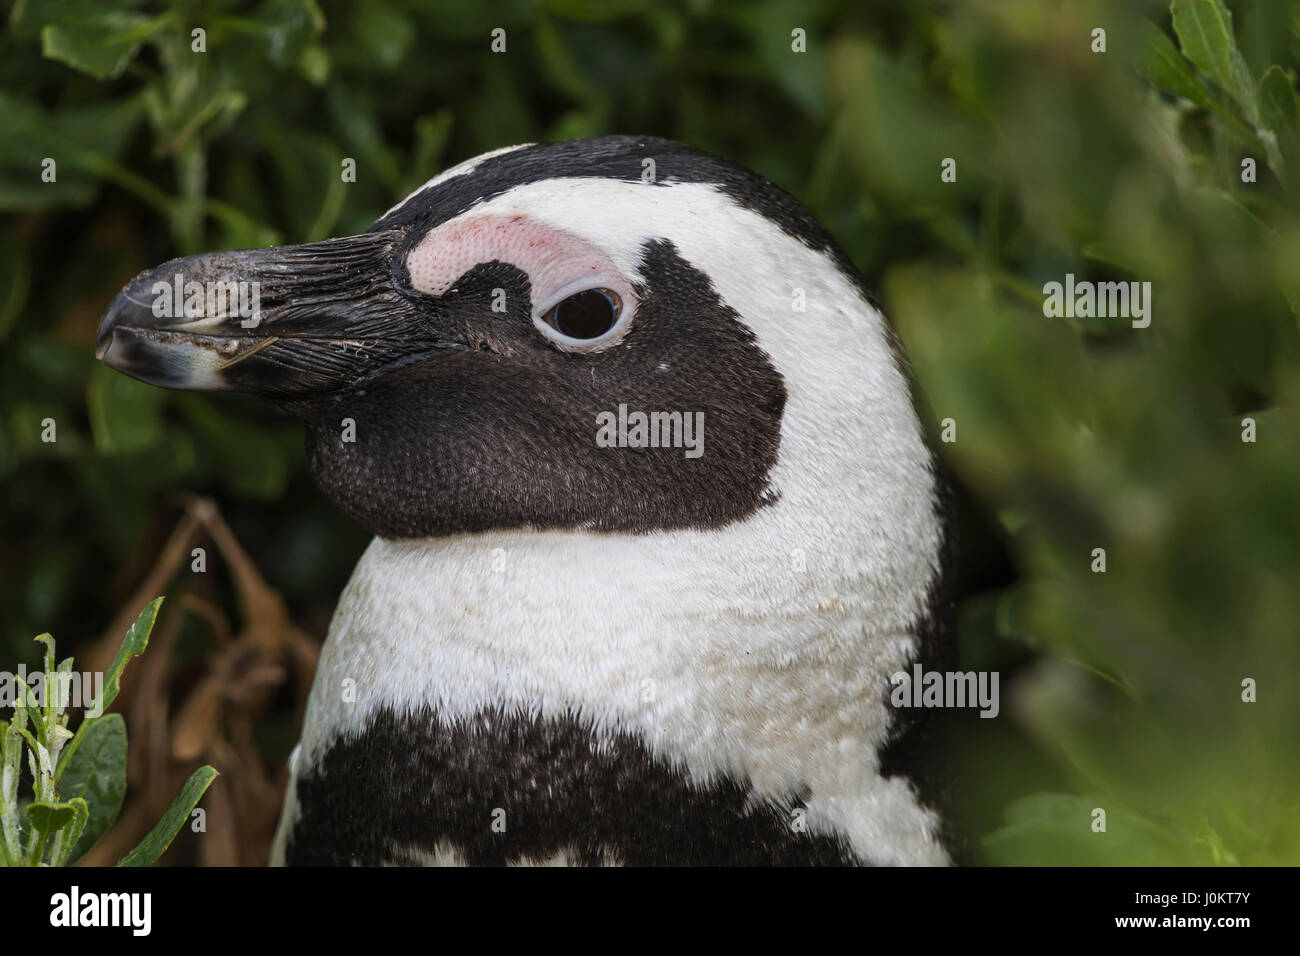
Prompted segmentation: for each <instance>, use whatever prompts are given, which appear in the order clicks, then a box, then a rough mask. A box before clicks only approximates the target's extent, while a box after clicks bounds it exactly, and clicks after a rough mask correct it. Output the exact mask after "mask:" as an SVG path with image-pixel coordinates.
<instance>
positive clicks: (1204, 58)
mask: <svg viewBox="0 0 1300 956" xmlns="http://www.w3.org/2000/svg"><path fill="white" fill-rule="evenodd" d="M1171 9H1172V10H1173V15H1174V32H1175V33H1176V34H1178V42H1179V43H1180V44H1181V45H1182V48H1183V53H1185V54H1187V58H1188V59H1189V60H1191V61H1192V62H1193V63H1195V64H1196V66H1197V67H1198V68H1199V69H1200V70H1201V72H1203V73H1204V74H1205V75H1206V76H1208V77H1209V78H1210V79H1212V80H1213V81H1214V82H1215V83H1217V84H1218V85H1219V86H1220V87H1222V88H1223V90H1224V91H1225V92H1226V93H1227V94H1228V95H1229V96H1231V97H1232V98H1233V99H1234V100H1236V101H1237V103H1238V105H1240V106H1241V108H1242V109H1243V110H1244V111H1245V113H1246V117H1247V119H1249V120H1250V121H1251V122H1252V123H1253V122H1254V121H1255V120H1256V119H1257V118H1258V116H1259V110H1258V107H1257V105H1256V102H1255V84H1254V83H1252V82H1251V79H1250V70H1249V68H1248V67H1247V66H1246V61H1245V59H1244V58H1243V57H1242V55H1241V52H1240V51H1239V50H1238V49H1237V44H1236V41H1235V40H1234V39H1233V35H1232V14H1231V13H1229V12H1228V9H1227V8H1226V7H1224V5H1223V2H1222V0H1173V4H1172V6H1171Z"/></svg>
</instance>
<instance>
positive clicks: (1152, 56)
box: [1137, 20, 1213, 107]
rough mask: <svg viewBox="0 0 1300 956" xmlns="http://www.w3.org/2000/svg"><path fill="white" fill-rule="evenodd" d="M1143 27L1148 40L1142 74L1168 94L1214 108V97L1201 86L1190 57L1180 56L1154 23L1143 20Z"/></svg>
mask: <svg viewBox="0 0 1300 956" xmlns="http://www.w3.org/2000/svg"><path fill="white" fill-rule="evenodd" d="M1142 23H1143V29H1144V30H1145V32H1146V35H1147V39H1146V43H1145V48H1144V50H1143V53H1142V58H1141V60H1139V61H1138V64H1137V70H1138V73H1139V74H1140V75H1141V76H1142V77H1143V78H1144V79H1146V80H1147V82H1149V83H1151V84H1152V85H1153V86H1157V87H1159V88H1160V89H1162V90H1164V91H1165V92H1166V93H1172V94H1173V95H1174V96H1181V97H1182V98H1183V99H1185V100H1190V101H1191V102H1193V103H1195V104H1196V105H1198V106H1204V107H1211V106H1213V97H1211V96H1210V94H1209V92H1207V91H1206V89H1205V87H1204V86H1203V85H1202V84H1201V81H1200V80H1199V79H1198V78H1197V76H1196V72H1195V71H1194V70H1193V69H1192V68H1191V66H1190V65H1189V64H1188V62H1187V59H1186V57H1184V56H1183V55H1182V54H1181V53H1179V52H1178V48H1177V47H1175V46H1174V41H1173V40H1171V39H1169V35H1168V34H1167V33H1165V31H1164V30H1161V29H1160V28H1159V27H1158V26H1156V25H1155V24H1154V23H1152V22H1151V21H1150V20H1143V21H1142Z"/></svg>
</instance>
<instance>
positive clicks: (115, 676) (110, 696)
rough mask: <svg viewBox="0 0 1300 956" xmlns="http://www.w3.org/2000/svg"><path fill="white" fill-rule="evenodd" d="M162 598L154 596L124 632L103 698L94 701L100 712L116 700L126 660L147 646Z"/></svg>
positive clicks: (109, 672) (108, 676)
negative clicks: (124, 635)
mask: <svg viewBox="0 0 1300 956" xmlns="http://www.w3.org/2000/svg"><path fill="white" fill-rule="evenodd" d="M162 602H163V599H162V598H160V597H157V598H154V599H153V600H152V601H150V602H149V604H147V605H146V606H145V609H144V610H143V611H141V612H140V616H139V617H137V618H136V619H135V623H134V624H132V625H131V629H130V630H128V631H127V632H126V637H125V638H123V640H122V646H121V647H119V648H118V649H117V656H116V657H114V658H113V663H112V664H110V665H109V668H108V671H107V672H105V674H104V693H103V700H102V701H96V704H97V705H98V709H99V710H100V711H101V712H102V711H105V710H108V708H109V707H110V706H112V703H113V701H115V700H117V694H118V691H120V690H121V686H120V684H119V681H120V680H121V677H122V671H124V670H125V669H126V665H127V662H128V661H129V660H130V659H131V658H133V657H136V656H137V655H139V654H143V653H144V649H145V648H146V647H148V646H149V634H150V633H151V632H152V631H153V625H154V621H155V620H156V619H157V618H158V608H159V607H160V606H161V605H162ZM78 735H80V731H78Z"/></svg>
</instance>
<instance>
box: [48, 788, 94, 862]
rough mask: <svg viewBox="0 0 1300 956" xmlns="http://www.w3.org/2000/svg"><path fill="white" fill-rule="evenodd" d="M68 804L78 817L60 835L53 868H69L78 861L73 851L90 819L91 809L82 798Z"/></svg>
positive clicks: (76, 798)
mask: <svg viewBox="0 0 1300 956" xmlns="http://www.w3.org/2000/svg"><path fill="white" fill-rule="evenodd" d="M68 803H70V804H71V805H72V807H73V809H74V810H75V811H76V816H74V817H73V818H72V823H70V824H69V825H68V828H67V829H66V830H64V831H63V832H62V833H61V834H59V843H58V849H57V851H56V853H55V856H54V859H53V860H51V861H50V862H51V865H52V866H67V865H68V863H69V861H71V860H75V859H76V857H75V856H73V855H72V849H73V847H74V846H75V845H76V844H77V843H79V842H80V837H81V834H82V832H83V831H84V830H85V828H86V821H87V820H88V819H89V818H90V807H89V805H88V804H87V803H86V801H85V800H83V799H81V797H73V798H72V799H71V800H69V801H68Z"/></svg>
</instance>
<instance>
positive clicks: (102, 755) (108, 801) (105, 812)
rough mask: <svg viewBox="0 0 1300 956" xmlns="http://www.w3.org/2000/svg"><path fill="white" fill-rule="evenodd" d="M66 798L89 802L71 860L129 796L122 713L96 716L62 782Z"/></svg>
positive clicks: (108, 823)
mask: <svg viewBox="0 0 1300 956" xmlns="http://www.w3.org/2000/svg"><path fill="white" fill-rule="evenodd" d="M58 787H59V795H60V796H61V797H62V798H63V799H65V800H69V801H71V800H75V799H78V798H84V799H85V801H86V802H87V803H88V804H89V817H88V819H87V821H86V824H85V829H84V830H83V832H82V833H81V836H80V839H79V840H78V841H77V843H76V845H75V846H72V847H70V852H69V854H68V857H67V858H68V860H69V861H72V860H76V859H77V858H78V857H80V856H81V855H82V854H84V853H85V852H86V851H87V850H89V849H90V848H91V847H92V846H94V845H95V841H96V840H98V839H99V838H100V837H101V836H103V835H104V832H105V831H106V830H107V829H108V828H109V827H111V826H112V825H113V823H114V821H115V820H117V817H118V814H119V813H121V812H122V801H123V799H124V798H125V797H126V721H124V720H123V719H122V715H121V714H108V715H107V716H105V717H102V718H99V719H96V720H94V721H93V723H92V724H91V727H90V730H88V731H87V732H86V735H85V737H84V738H83V739H82V740H81V742H80V744H79V746H78V747H77V750H76V753H75V756H73V757H71V758H69V760H68V762H67V765H66V767H65V768H64V770H63V773H62V776H61V777H60V778H59V782H58Z"/></svg>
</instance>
